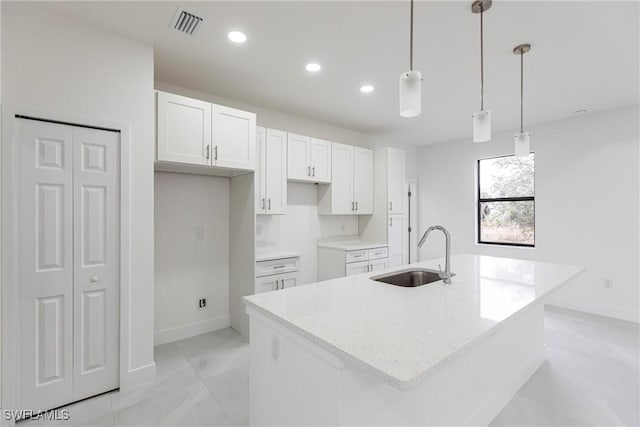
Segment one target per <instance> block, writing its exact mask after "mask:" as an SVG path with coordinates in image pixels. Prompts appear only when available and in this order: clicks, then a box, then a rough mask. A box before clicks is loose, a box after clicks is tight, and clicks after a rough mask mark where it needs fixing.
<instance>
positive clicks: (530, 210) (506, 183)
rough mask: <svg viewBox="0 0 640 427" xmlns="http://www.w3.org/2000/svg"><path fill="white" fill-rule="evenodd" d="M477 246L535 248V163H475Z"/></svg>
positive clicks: (509, 160) (517, 160) (496, 160)
mask: <svg viewBox="0 0 640 427" xmlns="http://www.w3.org/2000/svg"><path fill="white" fill-rule="evenodd" d="M478 243H490V244H499V245H512V246H535V161H534V154H533V153H531V154H530V155H529V157H528V158H520V157H515V156H505V157H495V158H491V159H482V160H478Z"/></svg>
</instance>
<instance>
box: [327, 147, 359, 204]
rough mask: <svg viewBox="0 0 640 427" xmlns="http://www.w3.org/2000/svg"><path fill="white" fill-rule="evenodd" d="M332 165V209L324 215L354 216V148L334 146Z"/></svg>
mask: <svg viewBox="0 0 640 427" xmlns="http://www.w3.org/2000/svg"><path fill="white" fill-rule="evenodd" d="M331 163H332V170H333V172H332V177H331V187H330V189H329V190H330V192H331V197H330V198H331V207H330V209H329V212H323V213H331V214H334V215H344V214H349V215H351V214H354V213H355V200H354V199H353V147H352V146H350V145H343V144H333V148H332V156H331Z"/></svg>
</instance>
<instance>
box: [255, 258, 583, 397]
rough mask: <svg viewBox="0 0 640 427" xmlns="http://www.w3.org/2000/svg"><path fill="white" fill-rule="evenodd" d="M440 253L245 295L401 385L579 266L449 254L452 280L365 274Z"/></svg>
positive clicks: (429, 265)
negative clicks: (411, 282) (402, 282)
mask: <svg viewBox="0 0 640 427" xmlns="http://www.w3.org/2000/svg"><path fill="white" fill-rule="evenodd" d="M438 264H441V265H442V266H443V268H444V260H443V259H441V258H440V259H435V260H430V261H425V262H421V263H416V264H412V265H411V266H406V265H405V266H402V267H396V268H391V269H387V270H384V271H378V272H375V273H365V274H360V275H355V276H348V277H342V278H339V279H333V280H327V281H324V282H318V283H313V284H310V285H305V286H300V287H293V288H289V289H285V290H279V291H275V292H267V293H261V294H256V295H251V296H248V297H245V298H244V300H245V303H246V304H247V305H248V306H250V307H252V308H254V309H256V310H257V311H258V312H260V313H262V314H264V315H266V316H267V317H269V318H271V319H273V320H275V321H276V322H278V323H280V324H281V325H283V326H285V327H287V328H289V329H291V330H293V331H294V332H296V333H298V334H300V335H301V336H303V337H305V338H307V339H309V340H311V341H312V342H314V343H316V344H318V345H320V346H321V347H323V348H324V349H326V350H328V351H330V352H332V353H333V354H335V355H337V356H338V357H340V358H342V359H344V360H346V361H348V362H352V363H354V364H356V365H358V366H360V367H362V368H363V369H365V370H366V371H368V372H370V373H371V374H373V375H375V376H377V377H379V378H380V379H381V380H383V381H386V382H387V383H389V384H391V385H392V386H394V387H396V388H399V389H401V390H404V389H408V388H410V387H411V386H412V385H414V384H415V383H416V382H417V381H420V380H421V379H423V378H425V377H426V376H428V375H429V374H430V373H432V372H434V371H437V370H439V369H442V368H443V367H444V366H445V365H446V363H447V362H448V361H450V360H452V359H453V358H455V357H457V356H459V355H460V354H461V353H462V352H464V351H465V350H466V349H469V348H471V347H473V344H474V343H477V342H478V340H481V339H482V338H483V337H486V336H488V335H490V334H491V333H492V332H493V331H495V330H496V329H497V328H499V327H500V326H501V325H502V324H504V323H505V322H508V321H509V319H510V318H511V317H512V316H514V315H516V314H517V313H518V312H519V311H521V310H523V309H525V308H526V307H527V306H530V305H532V304H533V303H534V302H536V301H538V300H540V299H542V298H544V297H546V296H548V295H549V294H550V293H552V292H553V291H555V290H556V289H558V288H559V287H560V286H561V285H563V284H564V283H566V282H568V281H569V280H571V279H572V278H574V277H576V276H578V275H579V274H580V273H581V272H582V271H584V268H583V267H578V266H571V265H560V264H550V263H543V262H534V261H525V260H517V259H510V258H496V257H488V256H480V255H455V256H452V257H451V271H452V272H453V273H455V276H454V277H453V278H452V284H451V285H449V286H445V285H443V283H442V282H441V281H440V282H435V283H432V284H428V285H424V286H419V287H416V288H403V287H399V286H393V285H388V284H385V283H380V282H376V281H373V280H371V279H370V277H374V276H379V275H380V274H386V273H387V272H392V271H402V270H407V269H414V268H430V269H435V270H437V269H438Z"/></svg>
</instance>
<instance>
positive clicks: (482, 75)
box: [480, 4, 484, 111]
mask: <svg viewBox="0 0 640 427" xmlns="http://www.w3.org/2000/svg"><path fill="white" fill-rule="evenodd" d="M483 15H484V6H483V5H482V4H480V111H484V26H483V19H482V17H483Z"/></svg>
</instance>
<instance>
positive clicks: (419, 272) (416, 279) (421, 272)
mask: <svg viewBox="0 0 640 427" xmlns="http://www.w3.org/2000/svg"><path fill="white" fill-rule="evenodd" d="M451 276H455V274H453V273H452V274H451ZM371 280H375V281H376V282H382V283H388V284H389V285H394V286H402V287H404V288H415V287H417V286H422V285H428V284H429V283H433V282H438V281H441V280H442V278H441V277H440V273H439V272H437V271H435V270H428V269H426V268H416V269H412V270H404V271H396V272H394V273H389V274H383V275H381V276H375V277H372V278H371Z"/></svg>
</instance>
